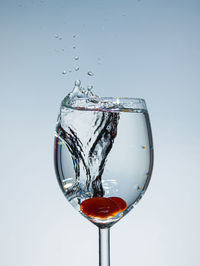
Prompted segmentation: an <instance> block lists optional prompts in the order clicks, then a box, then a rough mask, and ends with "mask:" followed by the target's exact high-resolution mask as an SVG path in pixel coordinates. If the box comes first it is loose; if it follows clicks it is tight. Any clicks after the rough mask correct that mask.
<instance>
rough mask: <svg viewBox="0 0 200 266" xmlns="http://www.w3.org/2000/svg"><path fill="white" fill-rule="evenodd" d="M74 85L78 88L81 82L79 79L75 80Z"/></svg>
mask: <svg viewBox="0 0 200 266" xmlns="http://www.w3.org/2000/svg"><path fill="white" fill-rule="evenodd" d="M74 85H75V86H76V87H80V85H81V81H80V80H79V79H77V80H76V81H75V83H74Z"/></svg>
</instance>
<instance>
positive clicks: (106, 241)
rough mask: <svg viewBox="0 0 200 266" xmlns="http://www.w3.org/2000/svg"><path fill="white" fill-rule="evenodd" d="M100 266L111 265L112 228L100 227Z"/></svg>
mask: <svg viewBox="0 0 200 266" xmlns="http://www.w3.org/2000/svg"><path fill="white" fill-rule="evenodd" d="M99 266H110V228H99Z"/></svg>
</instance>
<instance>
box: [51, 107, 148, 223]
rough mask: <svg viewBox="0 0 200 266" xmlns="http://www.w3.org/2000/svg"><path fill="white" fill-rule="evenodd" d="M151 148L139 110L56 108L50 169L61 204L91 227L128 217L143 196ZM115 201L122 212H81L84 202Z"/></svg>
mask: <svg viewBox="0 0 200 266" xmlns="http://www.w3.org/2000/svg"><path fill="white" fill-rule="evenodd" d="M152 166H153V149H152V137H151V129H150V123H149V117H148V113H147V111H146V110H145V109H131V108H129V109H121V110H120V109H119V110H118V111H116V110H115V111H112V110H110V111H108V110H106V111H103V110H101V109H98V110H94V109H92V110H80V109H77V108H73V109H72V108H67V107H64V106H62V107H61V112H60V116H59V119H58V123H57V127H56V136H55V169H56V174H57V178H58V181H59V184H60V187H61V189H62V191H63V193H64V195H65V197H66V198H67V200H68V201H69V202H70V203H71V204H72V206H73V207H74V208H76V209H77V210H78V211H79V212H80V213H81V214H82V215H84V216H85V217H86V218H88V219H89V220H90V221H92V222H93V223H95V224H97V225H99V226H102V227H107V226H111V225H112V224H113V223H115V222H116V221H118V220H119V219H121V218H122V217H123V216H124V215H125V214H126V213H128V212H129V211H130V210H131V209H132V207H133V206H134V204H136V203H137V202H138V201H139V200H140V198H141V197H142V195H143V194H144V192H145V190H146V188H147V186H148V183H149V180H150V177H151V172H152ZM95 197H104V198H109V197H119V198H121V199H123V200H124V201H125V202H126V204H127V208H126V209H125V210H123V211H122V212H119V213H116V215H114V216H112V217H110V216H109V217H108V218H105V219H100V218H99V217H89V216H87V215H86V214H84V213H83V212H81V209H80V205H81V203H82V202H84V200H87V199H91V198H95Z"/></svg>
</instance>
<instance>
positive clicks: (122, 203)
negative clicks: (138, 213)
mask: <svg viewBox="0 0 200 266" xmlns="http://www.w3.org/2000/svg"><path fill="white" fill-rule="evenodd" d="M109 199H111V200H112V201H114V202H115V203H116V204H117V206H118V208H119V209H120V212H122V211H124V210H125V209H126V208H127V204H126V201H125V200H123V199H122V198H119V197H110V198H109Z"/></svg>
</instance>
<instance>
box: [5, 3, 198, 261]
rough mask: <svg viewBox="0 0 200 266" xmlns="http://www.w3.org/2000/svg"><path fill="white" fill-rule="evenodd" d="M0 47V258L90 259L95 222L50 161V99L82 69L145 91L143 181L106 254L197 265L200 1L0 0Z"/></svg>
mask: <svg viewBox="0 0 200 266" xmlns="http://www.w3.org/2000/svg"><path fill="white" fill-rule="evenodd" d="M56 34H58V35H59V36H61V37H62V40H59V38H55V35H56ZM73 35H76V37H75V38H73ZM73 45H76V46H77V48H76V49H73V48H72V46H73ZM0 47H1V49H0V83H1V86H0V88H1V97H0V107H1V140H0V145H1V155H0V156H1V158H0V161H1V181H0V182H1V183H0V190H1V192H0V205H1V219H0V236H1V237H0V250H1V255H0V265H2V266H11V265H15V266H27V265H28V266H44V265H48V266H55V265H58V266H66V265H70V266H80V265H87V266H94V265H98V241H97V228H96V227H95V226H94V225H92V224H91V223H89V222H88V221H87V220H86V219H84V218H83V217H82V216H81V215H80V214H78V213H77V212H76V211H75V210H74V209H73V208H72V207H71V206H70V204H68V203H67V202H66V200H65V198H64V196H63V195H62V193H61V191H60V188H59V186H58V184H57V181H56V177H55V174H54V168H53V136H54V128H55V122H56V118H57V113H58V109H59V104H60V101H61V100H62V98H63V97H64V96H65V95H66V94H67V93H68V92H69V91H70V90H71V89H72V87H73V83H74V80H75V79H81V80H82V81H83V82H82V83H83V85H85V86H87V85H88V84H93V85H94V87H95V91H96V92H97V93H98V94H99V95H101V96H132V97H143V98H145V99H146V101H147V105H148V109H149V113H150V118H151V123H152V129H153V137H154V146H155V164H154V172H153V176H152V180H151V183H150V186H149V188H148V190H147V192H146V194H145V196H144V198H143V199H142V201H141V202H140V204H139V205H138V206H137V207H136V208H135V209H133V211H132V212H131V213H129V215H127V216H126V217H125V218H124V219H122V220H121V221H120V222H119V223H118V224H116V225H115V226H114V227H113V228H112V231H111V263H112V265H115V266H121V265H127V266H128V265H137V266H147V265H148V266H169V265H170V266H177V265H181V266H188V265H193V266H199V265H200V252H199V243H200V229H199V224H200V214H199V202H200V193H199V187H200V168H199V165H200V149H199V147H200V138H199V136H200V111H199V100H200V1H199V0H196V1H195V0H168V1H166V0H165V1H164V0H159V1H158V0H157V1H156V0H140V1H136V0H123V1H117V0H115V1H114V0H107V1H106V0H101V1H100V0H99V1H97V0H93V1H91V0H84V1H81V0H73V1H72V0H65V1H64V0H57V1H56V0H49V1H48V0H44V1H36V0H35V1H34V0H32V1H31V0H27V1H25V0H22V1H14V0H0ZM63 49H64V50H63ZM76 55H78V56H79V57H80V60H79V61H78V62H77V63H76V62H75V61H74V60H73V57H74V56H76ZM98 58H100V60H99V59H98ZM98 62H100V63H101V64H99V63H98ZM76 65H78V66H79V67H80V70H79V71H77V72H75V71H73V72H72V73H71V74H70V73H67V74H66V75H63V74H62V71H63V70H69V69H73V68H74V67H75V66H76ZM89 70H91V71H93V72H94V74H95V75H94V76H93V77H88V76H87V74H86V73H87V71H89Z"/></svg>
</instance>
